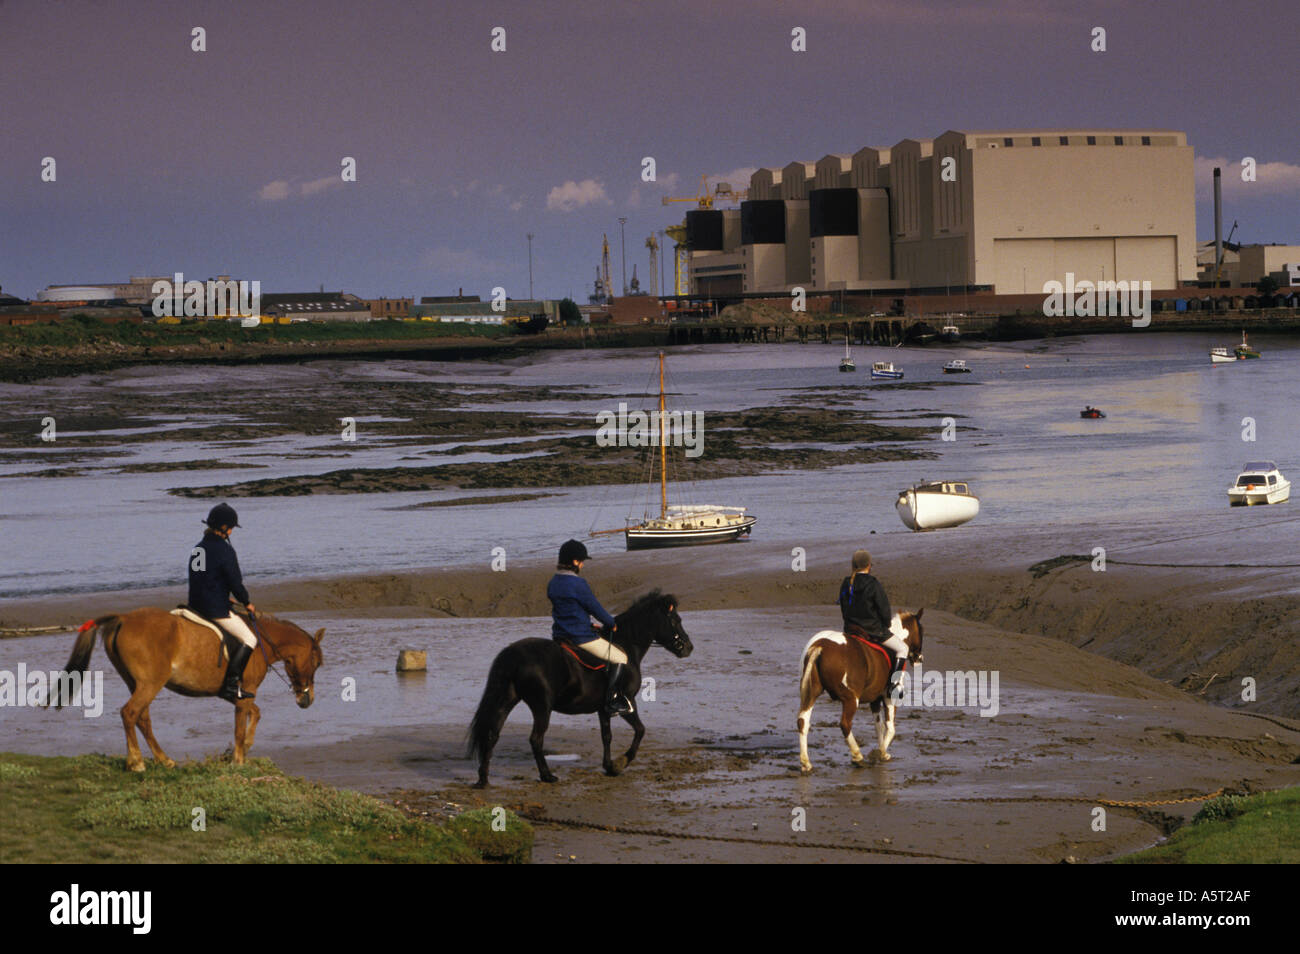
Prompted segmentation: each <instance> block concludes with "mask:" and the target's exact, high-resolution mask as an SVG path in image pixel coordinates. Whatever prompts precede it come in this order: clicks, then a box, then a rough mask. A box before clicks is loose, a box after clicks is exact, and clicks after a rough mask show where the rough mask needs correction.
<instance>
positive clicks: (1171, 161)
mask: <svg viewBox="0 0 1300 954" xmlns="http://www.w3.org/2000/svg"><path fill="white" fill-rule="evenodd" d="M1193 188H1194V185H1193V174H1192V147H1191V146H1189V145H1188V144H1187V137H1186V134H1184V133H1181V132H1174V131H1171V130H1161V129H1149V130H1148V129H1140V130H1132V129H1125V130H1117V129H1116V130H1111V129H1083V130H1075V129H1062V130H1030V131H1024V130H992V131H983V132H970V131H949V132H946V133H944V134H943V135H942V136H939V137H938V138H937V139H904V140H903V141H901V142H899V143H897V144H895V145H894V146H891V147H888V148H871V147H867V148H863V149H859V150H858V151H857V152H855V153H853V154H852V155H847V154H832V155H828V156H824V157H823V158H821V159H819V160H817V161H816V162H806V161H797V162H791V163H789V164H788V165H785V166H782V167H779V168H777V167H770V168H762V169H759V170H758V171H756V172H755V173H754V174H753V176H752V177H751V179H750V187H749V194H748V199H747V200H746V201H744V202H742V203H741V205H740V208H739V209H696V210H693V211H691V212H688V213H687V216H686V225H687V247H688V249H689V256H690V273H691V287H692V289H693V290H694V293H695V294H697V295H702V296H709V297H727V296H733V295H739V294H762V293H788V292H789V291H790V289H792V288H793V287H795V286H803V287H804V288H806V289H807V290H808V291H809V292H833V291H837V290H844V291H880V292H890V291H899V292H904V291H910V292H924V291H943V290H945V289H952V290H957V289H969V290H971V291H990V292H993V293H996V294H1032V293H1036V292H1040V291H1041V290H1042V288H1043V286H1044V284H1045V283H1046V282H1049V281H1060V282H1064V281H1065V280H1066V274H1067V273H1073V274H1074V276H1075V280H1076V281H1081V280H1084V279H1088V280H1092V281H1116V280H1127V281H1139V282H1141V281H1149V282H1151V286H1152V287H1153V288H1156V289H1173V288H1178V287H1179V286H1180V285H1181V284H1183V283H1189V282H1195V281H1196V278H1197V263H1196V252H1197V249H1196V214H1195V199H1194V194H1193Z"/></svg>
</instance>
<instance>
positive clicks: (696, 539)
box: [592, 351, 758, 550]
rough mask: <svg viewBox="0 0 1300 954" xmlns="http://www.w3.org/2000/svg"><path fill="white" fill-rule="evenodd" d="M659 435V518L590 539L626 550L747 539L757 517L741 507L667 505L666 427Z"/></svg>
mask: <svg viewBox="0 0 1300 954" xmlns="http://www.w3.org/2000/svg"><path fill="white" fill-rule="evenodd" d="M664 394H665V392H664V355H663V352H662V351H661V352H660V353H659V420H660V421H661V422H662V421H666V420H668V418H667V415H666V414H665V410H664ZM657 430H658V431H659V516H657V517H652V516H650V515H648V514H647V515H646V516H645V517H644V519H642V521H641V522H640V523H637V524H633V525H631V526H626V527H622V528H620V529H617V530H598V531H596V532H595V533H593V534H592V536H600V535H602V534H607V533H622V534H623V539H624V542H625V543H626V544H627V548H628V549H629V550H655V549H661V548H664V547H689V546H699V545H701V544H706V543H729V542H731V541H733V540H741V539H744V538H746V537H748V536H749V532H750V530H751V529H753V526H754V524H755V523H757V522H758V518H757V517H753V516H750V515H749V514H747V513H746V512H745V508H744V507H724V506H718V505H715V504H687V505H674V506H669V504H668V445H667V430H668V428H667V427H666V426H660V427H658V428H657Z"/></svg>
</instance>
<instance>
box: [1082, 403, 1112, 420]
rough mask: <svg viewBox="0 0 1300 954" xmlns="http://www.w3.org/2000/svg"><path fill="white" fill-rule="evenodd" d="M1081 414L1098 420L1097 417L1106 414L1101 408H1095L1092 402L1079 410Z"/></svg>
mask: <svg viewBox="0 0 1300 954" xmlns="http://www.w3.org/2000/svg"><path fill="white" fill-rule="evenodd" d="M1079 416H1080V417H1088V418H1092V419H1094V420H1096V419H1097V418H1102V417H1105V416H1106V415H1105V414H1103V413H1102V412H1101V409H1100V408H1095V407H1093V406H1092V405H1091V404H1089V405H1088V406H1087V407H1085V408H1084V409H1083V410H1082V411H1080V412H1079Z"/></svg>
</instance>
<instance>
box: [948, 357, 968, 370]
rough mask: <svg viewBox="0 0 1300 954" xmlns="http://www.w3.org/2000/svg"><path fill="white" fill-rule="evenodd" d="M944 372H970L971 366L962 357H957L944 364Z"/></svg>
mask: <svg viewBox="0 0 1300 954" xmlns="http://www.w3.org/2000/svg"><path fill="white" fill-rule="evenodd" d="M943 373H944V374H970V368H968V367H966V362H965V361H963V360H962V359H961V358H955V359H953V360H952V361H949V362H948V363H947V364H945V365H944V366H943Z"/></svg>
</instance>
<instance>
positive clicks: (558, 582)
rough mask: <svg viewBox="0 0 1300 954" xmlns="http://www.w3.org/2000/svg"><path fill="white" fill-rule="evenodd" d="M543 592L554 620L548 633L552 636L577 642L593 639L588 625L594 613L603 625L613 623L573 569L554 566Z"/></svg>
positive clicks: (595, 635)
mask: <svg viewBox="0 0 1300 954" xmlns="http://www.w3.org/2000/svg"><path fill="white" fill-rule="evenodd" d="M546 595H547V596H548V597H550V599H551V617H552V619H553V620H554V622H553V623H552V624H551V636H552V637H553V638H555V639H567V640H568V641H569V642H571V643H575V644H579V645H581V644H582V643H589V642H591V641H592V640H593V639H596V638H597V634H596V631H595V629H593V628H592V625H591V617H593V616H594V617H596V619H598V620H600V621H601V623H602V624H603V625H604V626H605V627H606V628H610V627H612V626H613V625H614V617H613V616H611V615H610V614H609V612H608V611H607V610H606V609H605V607H603V606H601V605H600V603H599V602H598V601H597V599H596V595H595V594H594V593H592V592H591V587H590V586H589V585H587V581H586V580H584V579H583V578H582V577H580V576H579V575H578V574H577V572H576V571H574V570H570V569H564V568H561V569H557V570H556V571H555V576H553V577H551V582H550V583H549V584H548V585H547V587H546Z"/></svg>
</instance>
